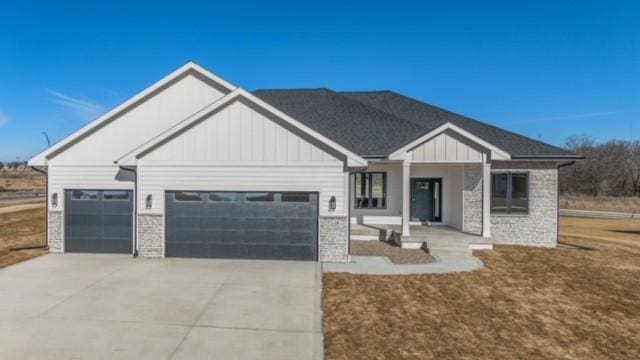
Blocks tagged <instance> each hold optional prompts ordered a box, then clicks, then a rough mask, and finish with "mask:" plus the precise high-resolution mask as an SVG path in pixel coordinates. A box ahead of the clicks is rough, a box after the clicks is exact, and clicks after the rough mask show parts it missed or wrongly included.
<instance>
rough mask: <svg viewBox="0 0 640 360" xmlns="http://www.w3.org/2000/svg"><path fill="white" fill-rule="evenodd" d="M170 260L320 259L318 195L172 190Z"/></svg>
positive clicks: (168, 238) (169, 196) (168, 199)
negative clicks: (188, 258)
mask: <svg viewBox="0 0 640 360" xmlns="http://www.w3.org/2000/svg"><path fill="white" fill-rule="evenodd" d="M165 201H166V214H167V220H166V226H167V227H166V243H165V245H166V250H165V251H166V256H174V257H197V258H230V259H273V260H316V258H317V244H318V194H317V193H287V192H205V191H168V192H166V196H165Z"/></svg>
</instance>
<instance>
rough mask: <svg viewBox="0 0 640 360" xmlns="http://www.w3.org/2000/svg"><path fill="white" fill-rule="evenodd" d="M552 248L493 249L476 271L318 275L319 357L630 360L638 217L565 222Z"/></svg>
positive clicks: (637, 330) (639, 311)
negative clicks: (628, 233)
mask: <svg viewBox="0 0 640 360" xmlns="http://www.w3.org/2000/svg"><path fill="white" fill-rule="evenodd" d="M561 226H562V231H563V233H566V234H568V235H571V236H563V237H562V239H561V244H560V246H559V247H558V248H556V249H544V248H531V247H516V246H498V247H496V249H495V250H494V251H488V252H476V255H477V256H478V257H480V258H481V259H482V261H483V262H484V263H485V268H484V269H482V270H479V271H475V272H471V273H460V274H445V275H412V276H367V275H350V274H325V275H324V278H323V303H322V306H323V311H324V319H323V323H324V324H323V325H324V341H325V356H326V358H327V359H429V358H442V359H559V358H565V359H638V358H640V336H638V334H640V296H638V294H639V293H640V242H639V241H638V237H640V236H638V235H632V236H635V237H636V238H635V241H633V240H628V241H627V240H625V241H624V242H622V243H621V242H618V241H609V240H607V238H606V237H603V238H599V239H584V238H581V236H582V235H583V234H593V233H594V231H596V230H597V231H602V232H610V233H611V234H613V235H611V234H610V235H611V236H613V238H614V239H616V235H617V234H626V233H618V232H616V231H615V230H617V229H623V230H624V231H640V221H635V222H632V221H628V220H602V221H601V222H600V221H597V222H595V223H594V222H593V219H565V218H563V219H562V221H561Z"/></svg>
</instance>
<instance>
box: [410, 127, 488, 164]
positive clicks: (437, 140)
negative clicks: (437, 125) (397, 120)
mask: <svg viewBox="0 0 640 360" xmlns="http://www.w3.org/2000/svg"><path fill="white" fill-rule="evenodd" d="M410 159H411V161H416V162H422V161H424V162H481V161H482V152H480V151H478V150H476V149H474V148H473V147H471V146H469V145H468V144H465V143H464V142H462V141H460V140H458V139H456V138H455V137H453V136H451V135H449V134H448V133H447V132H443V133H441V134H439V135H437V136H435V137H433V138H431V139H430V140H428V141H426V142H425V143H423V144H422V145H420V146H418V147H416V148H414V149H413V150H411V152H410Z"/></svg>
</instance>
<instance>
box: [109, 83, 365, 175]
mask: <svg viewBox="0 0 640 360" xmlns="http://www.w3.org/2000/svg"><path fill="white" fill-rule="evenodd" d="M239 98H244V99H246V100H248V101H250V102H252V103H253V104H255V105H257V106H259V107H261V108H263V109H264V110H266V111H268V112H270V113H272V114H273V115H274V116H276V117H278V118H280V119H282V120H284V121H286V122H288V123H289V124H291V125H292V126H294V127H295V128H297V129H299V130H300V131H302V132H304V133H306V134H309V135H310V136H312V137H313V138H315V139H317V140H319V141H320V142H322V143H324V144H326V145H327V146H329V147H331V148H333V149H335V150H337V151H338V152H340V153H342V154H344V155H345V156H346V157H347V166H348V167H355V166H367V160H365V159H363V158H361V157H360V156H358V155H356V154H355V153H353V152H351V151H349V150H347V149H346V148H344V147H342V146H341V145H338V144H337V143H335V142H334V141H332V140H330V139H329V138H327V137H325V136H323V135H321V134H320V133H318V132H316V131H315V130H313V129H311V128H309V127H307V126H305V125H303V124H302V123H300V122H299V121H297V120H295V119H293V118H291V117H290V116H288V115H287V114H285V113H283V112H281V111H280V110H278V109H276V108H274V107H272V106H271V105H269V104H267V103H265V102H264V101H262V100H260V99H259V98H257V97H256V96H254V95H253V94H251V93H249V92H247V91H245V90H243V89H241V88H236V89H235V90H234V91H232V92H231V93H229V94H227V95H225V96H223V97H222V98H220V99H218V100H216V101H214V102H213V103H211V104H209V105H208V106H206V107H205V108H203V109H201V110H200V111H198V112H197V113H195V114H193V115H191V116H189V117H188V118H186V119H184V120H182V121H181V122H179V123H178V124H176V125H174V126H172V127H171V128H169V129H167V130H166V131H164V132H162V133H161V134H159V135H157V136H155V137H153V138H152V139H150V140H148V141H146V142H145V143H144V144H142V145H140V146H138V147H136V148H135V149H132V150H131V151H129V152H127V153H126V154H124V155H122V156H121V157H119V158H118V159H116V160H115V161H114V163H116V164H119V165H136V164H137V160H138V159H140V158H141V157H143V156H144V154H145V153H147V152H148V151H150V150H152V149H153V148H155V147H156V146H157V145H158V144H161V143H163V142H165V141H167V140H169V139H171V138H172V137H173V136H175V135H176V134H178V133H179V132H180V131H181V130H182V129H184V128H186V127H188V126H190V125H191V124H193V123H194V122H197V121H199V120H201V119H202V118H203V117H205V116H207V115H208V114H211V113H212V112H214V111H216V110H217V109H219V108H221V107H223V106H225V105H227V104H229V103H231V102H232V101H235V100H237V99H239Z"/></svg>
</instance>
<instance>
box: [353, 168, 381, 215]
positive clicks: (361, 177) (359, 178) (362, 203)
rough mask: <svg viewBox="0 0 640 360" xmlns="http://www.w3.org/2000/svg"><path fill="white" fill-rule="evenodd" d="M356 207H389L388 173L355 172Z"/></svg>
mask: <svg viewBox="0 0 640 360" xmlns="http://www.w3.org/2000/svg"><path fill="white" fill-rule="evenodd" d="M354 205H355V208H356V209H384V208H386V207H387V174H386V173H384V172H364V173H357V174H355V203H354Z"/></svg>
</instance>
